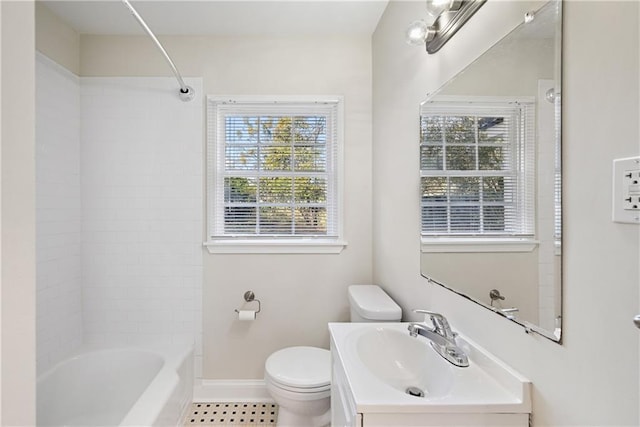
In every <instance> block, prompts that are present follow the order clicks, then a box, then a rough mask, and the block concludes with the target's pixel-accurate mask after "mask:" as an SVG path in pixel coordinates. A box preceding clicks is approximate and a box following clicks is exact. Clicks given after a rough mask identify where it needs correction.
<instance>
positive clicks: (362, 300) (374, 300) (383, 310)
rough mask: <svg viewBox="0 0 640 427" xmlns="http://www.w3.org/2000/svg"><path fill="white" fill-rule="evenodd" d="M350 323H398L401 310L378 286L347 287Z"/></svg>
mask: <svg viewBox="0 0 640 427" xmlns="http://www.w3.org/2000/svg"><path fill="white" fill-rule="evenodd" d="M349 306H350V307H351V321H352V322H399V321H400V319H401V318H402V309H401V308H400V306H399V305H398V304H396V302H395V301H394V300H392V299H391V297H390V296H389V295H387V293H386V292H385V291H383V290H382V288H381V287H380V286H378V285H351V286H349Z"/></svg>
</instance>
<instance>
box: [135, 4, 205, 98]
mask: <svg viewBox="0 0 640 427" xmlns="http://www.w3.org/2000/svg"><path fill="white" fill-rule="evenodd" d="M122 3H124V5H125V6H127V8H128V9H129V11H130V12H131V14H132V15H133V17H134V18H136V20H137V21H138V23H139V24H140V26H141V27H142V28H143V29H144V30H145V31H146V32H147V34H149V37H151V39H152V40H153V41H154V43H155V44H156V46H158V49H160V52H161V53H162V55H163V56H164V59H166V61H167V63H168V64H169V67H171V71H173V74H174V75H175V76H176V79H177V80H178V84H179V85H180V99H181V100H183V101H191V100H192V99H193V97H194V96H195V95H196V94H195V91H194V90H193V88H192V87H191V86H187V85H186V84H185V83H184V80H182V76H181V75H180V72H179V71H178V69H177V68H176V65H175V64H174V63H173V61H172V60H171V58H170V57H169V54H168V53H167V51H166V50H165V49H164V47H162V44H161V43H160V41H159V40H158V39H157V38H156V36H155V34H153V32H152V31H151V28H149V26H148V25H147V23H146V22H144V19H142V16H140V14H139V13H138V11H137V10H135V9H134V8H133V6H132V5H131V3H129V0H122Z"/></svg>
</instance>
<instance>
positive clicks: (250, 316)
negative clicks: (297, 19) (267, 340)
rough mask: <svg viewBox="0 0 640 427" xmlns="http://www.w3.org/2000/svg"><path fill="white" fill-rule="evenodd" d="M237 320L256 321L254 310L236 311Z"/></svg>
mask: <svg viewBox="0 0 640 427" xmlns="http://www.w3.org/2000/svg"><path fill="white" fill-rule="evenodd" d="M238 320H242V321H249V320H256V312H255V311H254V310H238Z"/></svg>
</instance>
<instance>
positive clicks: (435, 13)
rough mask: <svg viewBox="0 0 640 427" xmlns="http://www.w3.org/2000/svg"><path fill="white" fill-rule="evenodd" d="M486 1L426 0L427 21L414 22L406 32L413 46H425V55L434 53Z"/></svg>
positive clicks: (408, 41) (407, 39)
mask: <svg viewBox="0 0 640 427" xmlns="http://www.w3.org/2000/svg"><path fill="white" fill-rule="evenodd" d="M485 1H486V0H427V15H428V16H427V19H426V20H418V21H414V22H412V23H411V25H409V28H407V31H406V41H407V43H408V44H410V45H413V46H419V45H422V44H425V45H426V49H427V53H436V52H437V51H438V50H440V48H441V47H442V46H444V44H445V43H446V42H447V41H449V39H450V38H451V37H453V35H454V34H455V33H456V32H457V31H458V30H459V29H460V27H462V26H463V25H464V24H465V22H467V21H468V20H469V18H471V16H473V14H474V13H476V11H477V10H478V9H480V7H481V6H482V5H483V4H484V3H485Z"/></svg>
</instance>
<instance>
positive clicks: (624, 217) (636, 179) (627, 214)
mask: <svg viewBox="0 0 640 427" xmlns="http://www.w3.org/2000/svg"><path fill="white" fill-rule="evenodd" d="M613 221H614V222H622V223H626V224H640V157H627V158H624V159H615V160H614V161H613Z"/></svg>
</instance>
